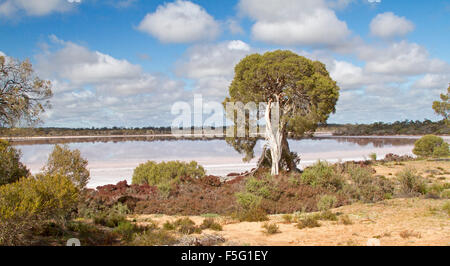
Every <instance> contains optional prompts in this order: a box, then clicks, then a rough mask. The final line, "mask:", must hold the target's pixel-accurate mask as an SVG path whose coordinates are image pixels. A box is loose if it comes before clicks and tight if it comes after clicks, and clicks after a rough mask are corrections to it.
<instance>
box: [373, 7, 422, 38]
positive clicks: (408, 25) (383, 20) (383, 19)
mask: <svg viewBox="0 0 450 266" xmlns="http://www.w3.org/2000/svg"><path fill="white" fill-rule="evenodd" d="M413 30H414V24H413V23H412V22H411V21H409V20H407V19H406V18H405V17H399V16H396V15H395V14H394V13H392V12H386V13H382V14H378V15H377V16H376V17H375V18H374V19H373V20H372V22H371V23H370V32H371V34H372V35H374V36H377V37H380V38H393V37H398V36H405V35H406V34H408V33H410V32H412V31H413Z"/></svg>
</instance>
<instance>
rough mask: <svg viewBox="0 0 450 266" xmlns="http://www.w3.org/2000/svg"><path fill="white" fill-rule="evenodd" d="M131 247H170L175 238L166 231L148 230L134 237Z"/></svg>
mask: <svg viewBox="0 0 450 266" xmlns="http://www.w3.org/2000/svg"><path fill="white" fill-rule="evenodd" d="M133 238H134V240H133V241H132V242H131V244H132V245H133V246H170V245H173V244H175V243H176V242H177V240H176V238H175V237H173V236H172V234H170V232H168V231H166V230H158V229H150V230H146V231H144V232H142V233H138V234H135V235H134V237H133Z"/></svg>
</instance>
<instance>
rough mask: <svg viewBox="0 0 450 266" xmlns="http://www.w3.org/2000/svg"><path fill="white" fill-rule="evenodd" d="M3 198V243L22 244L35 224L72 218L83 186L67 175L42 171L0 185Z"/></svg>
mask: <svg viewBox="0 0 450 266" xmlns="http://www.w3.org/2000/svg"><path fill="white" fill-rule="evenodd" d="M0 198H1V200H0V217H1V219H0V245H15V244H19V245H20V244H23V243H24V241H27V237H28V236H26V235H27V234H28V232H29V230H30V229H31V228H32V227H38V226H40V225H42V224H43V223H45V222H46V221H47V220H51V219H54V220H56V221H59V222H62V223H63V222H64V221H66V220H68V219H69V218H70V216H71V214H72V211H73V210H74V209H75V208H76V205H77V203H78V199H79V190H78V188H77V187H76V186H75V185H74V184H73V183H72V182H71V181H70V180H69V179H68V178H67V177H65V176H62V175H59V174H56V175H39V176H37V177H29V178H22V179H20V180H19V181H17V182H15V183H11V184H7V185H3V186H0Z"/></svg>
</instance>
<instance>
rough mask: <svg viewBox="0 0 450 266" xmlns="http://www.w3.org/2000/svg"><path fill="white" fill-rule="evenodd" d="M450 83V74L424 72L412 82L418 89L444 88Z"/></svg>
mask: <svg viewBox="0 0 450 266" xmlns="http://www.w3.org/2000/svg"><path fill="white" fill-rule="evenodd" d="M449 83H450V74H426V75H424V76H422V77H421V78H419V79H418V80H416V81H415V82H414V84H413V87H414V88H418V89H435V90H444V89H445V88H446V87H447V86H448V84H449Z"/></svg>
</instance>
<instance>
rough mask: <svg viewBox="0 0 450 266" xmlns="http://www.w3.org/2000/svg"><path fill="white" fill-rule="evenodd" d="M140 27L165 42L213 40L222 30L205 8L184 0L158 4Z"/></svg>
mask: <svg viewBox="0 0 450 266" xmlns="http://www.w3.org/2000/svg"><path fill="white" fill-rule="evenodd" d="M138 29H139V30H141V31H143V32H146V33H148V34H150V35H152V36H154V37H156V38H157V39H159V40H160V41H161V42H165V43H188V42H195V41H199V40H211V39H214V38H215V37H217V35H218V34H219V32H220V27H219V23H218V22H216V21H215V20H214V18H213V17H212V16H211V15H209V14H208V13H207V12H206V10H205V9H203V8H202V7H201V6H199V5H196V4H194V3H192V2H189V1H182V0H177V1H176V2H174V3H166V4H164V5H161V6H158V8H157V10H156V11H155V12H154V13H150V14H147V15H146V16H145V18H144V19H143V20H142V21H141V23H140V24H139V26H138Z"/></svg>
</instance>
